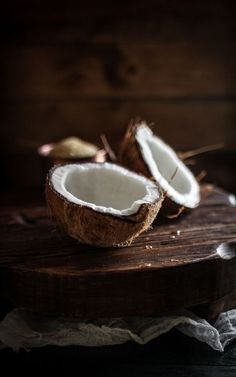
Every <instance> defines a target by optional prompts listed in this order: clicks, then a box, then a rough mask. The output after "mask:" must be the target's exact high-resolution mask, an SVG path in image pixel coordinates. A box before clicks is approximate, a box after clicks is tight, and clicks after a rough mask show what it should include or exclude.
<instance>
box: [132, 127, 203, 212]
mask: <svg viewBox="0 0 236 377" xmlns="http://www.w3.org/2000/svg"><path fill="white" fill-rule="evenodd" d="M135 137H136V141H137V143H138V145H139V147H140V151H141V154H142V157H143V160H144V162H145V164H146V165H147V166H148V168H149V171H150V173H151V175H152V176H153V177H154V179H155V180H156V181H157V182H158V184H159V185H160V186H161V188H162V189H163V191H164V192H166V193H167V196H168V197H169V198H170V199H172V200H173V201H174V202H175V203H177V204H179V205H181V206H185V207H188V208H194V207H196V206H197V205H198V204H199V202H200V188H199V184H198V182H197V180H196V178H195V177H194V175H193V174H192V172H191V171H190V170H189V169H188V168H187V166H186V165H185V164H184V163H183V162H182V161H181V160H180V159H179V157H178V156H177V154H176V153H175V152H174V150H173V149H172V148H171V147H170V146H169V145H167V144H166V143H164V141H162V140H161V139H160V138H158V137H157V136H155V135H154V134H153V133H152V131H151V129H150V128H149V127H147V126H146V125H145V124H143V125H140V126H139V127H138V129H137V132H136V136H135Z"/></svg>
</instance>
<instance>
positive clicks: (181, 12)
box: [0, 0, 236, 188]
mask: <svg viewBox="0 0 236 377" xmlns="http://www.w3.org/2000/svg"><path fill="white" fill-rule="evenodd" d="M8 3H9V4H5V5H4V6H2V5H1V13H0V27H1V46H2V48H1V59H0V82H1V88H2V89H1V91H0V103H1V112H0V118H1V119H0V127H1V135H0V136H1V138H0V140H1V148H0V157H1V158H0V161H1V168H2V171H3V175H4V182H5V188H6V187H9V186H10V187H31V186H35V185H37V184H39V182H40V174H39V172H40V160H39V159H38V157H37V155H36V153H35V150H36V147H37V146H38V145H40V144H42V143H45V142H49V141H55V140H58V139H60V138H63V137H66V136H71V135H78V136H80V137H82V138H84V139H87V140H90V141H94V142H97V143H99V142H100V139H99V135H100V134H101V133H105V134H106V135H107V137H108V139H109V140H110V141H111V143H112V144H115V145H117V144H118V142H119V140H120V138H121V136H122V134H123V131H124V128H125V126H126V125H127V123H128V121H129V120H130V118H132V117H134V116H137V115H139V116H141V117H143V118H145V119H147V121H149V122H155V123H156V125H155V127H154V128H155V130H156V131H157V132H159V134H160V135H161V136H162V137H163V138H165V139H166V140H167V141H168V142H169V143H170V144H172V145H173V146H174V147H176V148H177V149H188V148H194V147H197V146H202V145H206V144H214V143H219V142H220V143H221V142H223V143H224V144H225V150H226V152H227V153H232V151H234V150H235V149H236V126H235V123H236V107H235V100H236V85H235V84H236V70H235V67H236V49H235V42H236V30H235V29H236V26H235V24H236V23H235V12H234V2H233V1H232V2H230V1H219V0H215V1H202V0H199V1H189V0H181V1H178V0H173V1H168V0H150V1H133V2H132V1H123V0H120V1H117V2H115V1H108V0H107V1H106V0H104V1H103V0H100V1H99V2H96V3H93V2H92V3H91V2H84V1H83V2H81V1H74V2H72V1H67V2H64V4H63V5H61V3H60V2H55V1H27V0H22V1H12V2H8ZM221 164H222V166H223V162H222V163H221ZM222 169H223V168H222ZM229 174H230V173H229Z"/></svg>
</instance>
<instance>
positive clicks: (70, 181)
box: [50, 163, 161, 216]
mask: <svg viewBox="0 0 236 377" xmlns="http://www.w3.org/2000/svg"><path fill="white" fill-rule="evenodd" d="M50 182H51V185H52V186H53V188H54V190H55V191H56V192H58V193H59V194H60V195H61V196H63V197H64V198H65V199H67V200H68V201H69V202H71V203H74V204H78V205H81V206H86V207H89V208H92V209H93V210H95V211H98V212H102V213H109V214H114V215H122V216H129V215H132V214H134V213H136V212H138V210H139V208H140V206H141V205H142V204H144V203H154V202H156V201H158V200H159V199H160V197H161V194H160V191H159V189H158V187H157V186H156V184H155V183H153V182H152V181H150V180H149V179H147V178H145V177H143V176H141V175H138V174H136V173H133V172H130V171H129V170H127V169H125V168H122V167H120V166H118V165H115V164H112V163H104V164H96V163H86V164H68V165H64V166H59V167H57V168H55V169H54V171H53V172H52V175H51V179H50Z"/></svg>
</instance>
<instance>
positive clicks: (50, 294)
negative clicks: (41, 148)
mask: <svg viewBox="0 0 236 377" xmlns="http://www.w3.org/2000/svg"><path fill="white" fill-rule="evenodd" d="M234 200H235V198H234V196H229V195H228V194H227V193H224V192H223V191H221V190H219V189H216V188H215V189H214V191H213V192H211V193H210V194H209V195H208V196H207V197H206V198H203V200H202V204H201V206H200V207H199V208H197V209H195V210H193V211H191V212H189V213H186V214H185V215H183V216H182V217H180V218H179V219H178V220H176V221H173V220H172V221H171V222H169V221H167V220H164V219H163V220H161V219H157V221H156V222H155V223H154V226H153V228H152V229H151V230H149V231H148V232H146V233H145V234H143V235H141V236H140V237H139V238H138V239H137V240H136V241H135V242H134V243H133V245H132V246H131V247H128V248H117V249H114V248H111V249H96V248H93V247H88V246H83V245H80V244H78V243H77V242H76V241H75V240H73V239H69V238H67V237H66V236H64V235H62V234H60V233H58V231H57V230H56V229H55V228H54V226H53V224H52V223H51V220H50V218H49V216H48V213H47V210H46V208H45V207H44V206H32V205H30V202H28V203H27V202H26V201H25V204H21V205H18V206H16V205H15V204H14V203H13V204H12V207H11V205H10V203H9V205H8V206H7V207H5V209H4V207H3V209H2V211H1V221H0V224H1V252H0V266H1V268H0V279H1V285H0V292H1V296H3V297H4V298H6V299H8V300H10V301H11V302H12V303H13V304H14V305H17V306H26V307H29V308H34V309H37V310H39V311H43V312H48V313H54V314H55V313H57V314H60V315H66V316H77V317H80V318H88V317H98V316H120V315H154V314H160V313H165V312H168V311H172V310H178V309H181V308H187V307H190V306H195V305H199V304H206V303H212V302H215V301H217V300H220V299H221V298H223V297H224V296H226V295H229V294H231V293H232V292H233V291H234V290H236V274H235V270H236V257H235V243H236V208H235V203H234ZM222 243H227V244H229V245H230V248H231V249H230V250H233V251H232V253H234V254H232V255H231V259H225V258H222V257H221V256H220V255H219V254H217V252H216V251H217V247H218V246H219V245H220V244H222ZM227 305H228V306H230V300H229V302H228V304H227Z"/></svg>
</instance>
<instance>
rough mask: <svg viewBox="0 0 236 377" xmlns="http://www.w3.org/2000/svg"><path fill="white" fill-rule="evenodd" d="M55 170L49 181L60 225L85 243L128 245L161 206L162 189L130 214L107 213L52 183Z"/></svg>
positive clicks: (54, 213) (48, 195) (48, 193)
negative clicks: (70, 198)
mask: <svg viewBox="0 0 236 377" xmlns="http://www.w3.org/2000/svg"><path fill="white" fill-rule="evenodd" d="M52 171H53V169H52V170H51V172H50V173H49V175H48V178H47V183H46V199H47V204H48V206H49V208H50V210H51V213H52V216H53V217H54V219H55V221H56V223H57V224H58V226H59V227H60V228H61V229H63V230H64V231H65V232H66V233H67V234H68V235H69V236H71V237H73V238H76V239H77V240H78V241H80V242H81V243H84V244H88V245H94V246H99V247H109V246H127V245H129V244H131V242H132V241H133V239H134V238H136V237H137V236H138V235H139V234H140V233H142V232H144V231H145V230H147V229H148V228H149V227H150V225H151V224H152V222H153V221H154V220H155V218H156V216H157V213H158V211H159V210H160V208H161V204H162V200H163V196H162V193H161V190H159V191H160V197H159V199H158V200H157V201H156V202H154V203H144V204H142V205H141V206H140V208H139V210H138V212H137V213H135V214H132V215H129V216H117V215H112V214H105V213H101V212H98V211H95V210H93V209H92V208H89V207H86V206H81V205H78V204H75V203H71V202H70V201H68V199H67V198H65V197H63V196H62V195H61V194H59V193H58V192H57V191H56V190H55V189H54V187H53V186H52V184H51V180H50V177H51V174H52Z"/></svg>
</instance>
